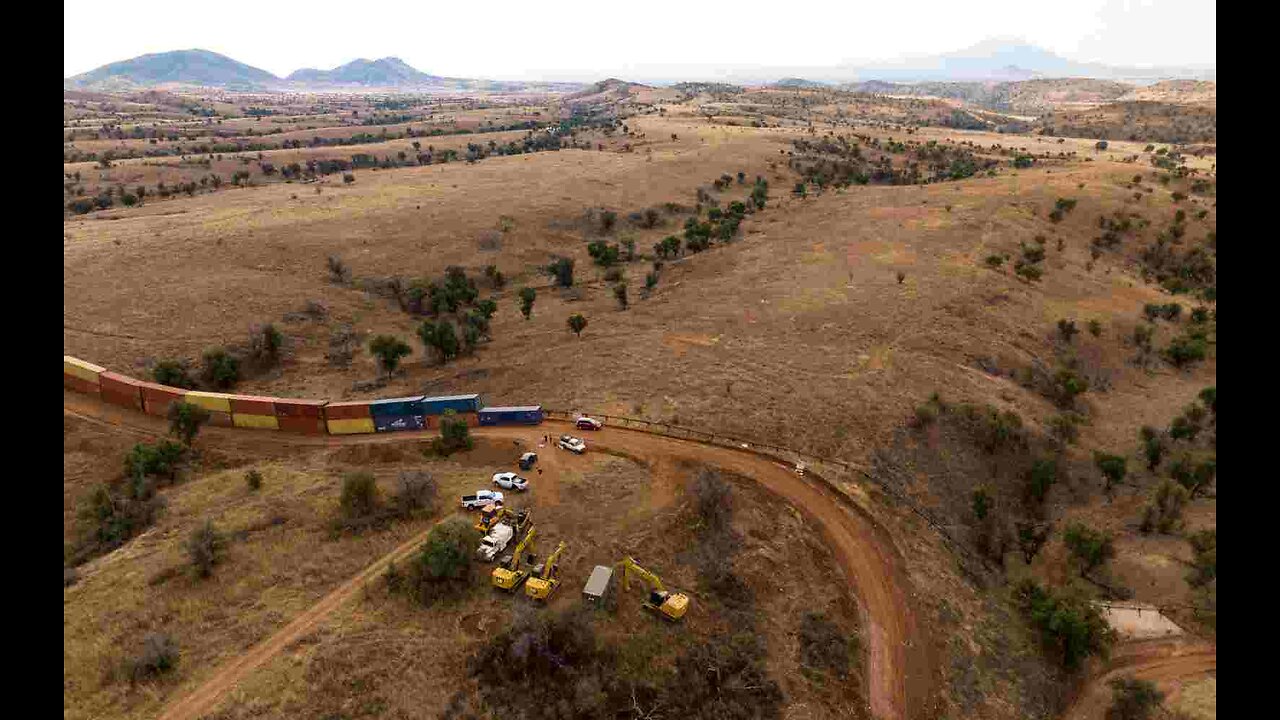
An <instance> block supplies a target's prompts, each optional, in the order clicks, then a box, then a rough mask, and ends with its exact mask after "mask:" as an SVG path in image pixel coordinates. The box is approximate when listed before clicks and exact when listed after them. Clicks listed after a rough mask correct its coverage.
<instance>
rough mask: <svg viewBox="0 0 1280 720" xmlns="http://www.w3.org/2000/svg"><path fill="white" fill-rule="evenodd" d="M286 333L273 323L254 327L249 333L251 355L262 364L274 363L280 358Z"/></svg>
mask: <svg viewBox="0 0 1280 720" xmlns="http://www.w3.org/2000/svg"><path fill="white" fill-rule="evenodd" d="M283 345H284V334H283V333H281V332H280V331H279V330H277V329H276V326H275V325H273V324H272V323H267V324H265V325H263V326H261V327H258V328H254V330H253V331H252V332H251V333H250V334H249V357H251V358H253V359H254V361H255V362H258V363H260V364H267V363H274V362H276V361H277V360H279V359H280V348H281V346H283Z"/></svg>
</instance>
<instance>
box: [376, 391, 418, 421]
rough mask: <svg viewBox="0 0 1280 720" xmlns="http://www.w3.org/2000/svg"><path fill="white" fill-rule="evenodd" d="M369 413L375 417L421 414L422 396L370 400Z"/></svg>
mask: <svg viewBox="0 0 1280 720" xmlns="http://www.w3.org/2000/svg"><path fill="white" fill-rule="evenodd" d="M369 414H370V415H372V416H373V417H374V418H375V419H376V418H378V417H379V416H390V415H422V414H424V413H423V412H422V396H421V395H417V396H414V397H402V398H387V399H385V400H370V401H369Z"/></svg>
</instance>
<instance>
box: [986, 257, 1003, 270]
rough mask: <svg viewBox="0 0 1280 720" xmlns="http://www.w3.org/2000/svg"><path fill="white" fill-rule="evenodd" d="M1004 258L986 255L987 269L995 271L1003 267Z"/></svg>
mask: <svg viewBox="0 0 1280 720" xmlns="http://www.w3.org/2000/svg"><path fill="white" fill-rule="evenodd" d="M1005 259H1006V258H1005V257H1004V256H1003V255H995V254H992V255H988V256H987V259H986V261H985V262H986V263H987V267H989V268H992V269H996V268H999V267H1000V266H1002V265H1004V261H1005Z"/></svg>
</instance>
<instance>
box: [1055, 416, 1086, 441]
mask: <svg viewBox="0 0 1280 720" xmlns="http://www.w3.org/2000/svg"><path fill="white" fill-rule="evenodd" d="M1080 422H1081V419H1080V416H1079V415H1077V414H1076V413H1073V412H1064V413H1059V414H1058V415H1054V416H1053V417H1051V418H1049V432H1050V434H1052V435H1053V437H1054V439H1055V440H1057V441H1058V442H1059V443H1061V444H1063V445H1066V444H1069V443H1073V442H1075V441H1076V439H1077V438H1079V437H1080V428H1079V425H1080Z"/></svg>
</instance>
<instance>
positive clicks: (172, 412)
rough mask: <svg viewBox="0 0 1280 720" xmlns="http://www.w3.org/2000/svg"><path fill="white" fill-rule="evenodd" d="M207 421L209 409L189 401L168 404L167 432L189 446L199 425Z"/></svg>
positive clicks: (197, 431) (198, 430)
mask: <svg viewBox="0 0 1280 720" xmlns="http://www.w3.org/2000/svg"><path fill="white" fill-rule="evenodd" d="M207 422H209V411H208V410H206V409H204V408H202V407H200V406H199V405H195V404H193V403H189V402H182V401H177V402H174V403H170V404H169V432H170V433H171V434H172V435H174V436H176V437H177V438H178V439H179V440H181V441H182V444H183V445H186V446H187V447H191V443H192V441H194V440H195V439H196V434H197V433H199V432H200V428H201V426H203V425H204V424H205V423H207Z"/></svg>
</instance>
